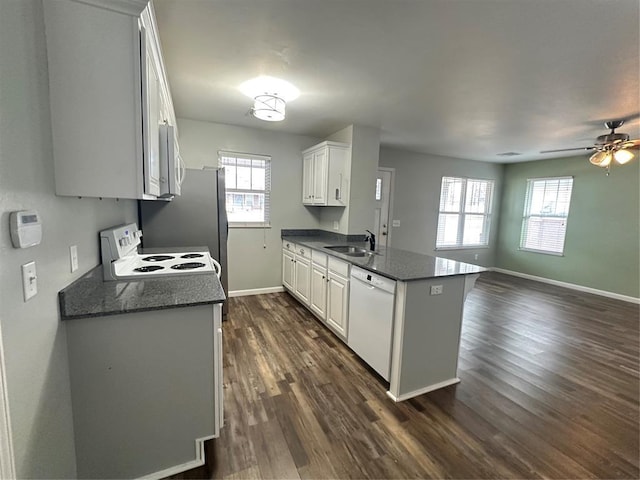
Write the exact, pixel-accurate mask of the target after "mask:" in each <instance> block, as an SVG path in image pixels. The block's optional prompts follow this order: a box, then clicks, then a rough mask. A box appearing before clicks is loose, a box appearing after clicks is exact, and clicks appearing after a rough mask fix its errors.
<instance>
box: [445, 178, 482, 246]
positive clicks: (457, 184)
mask: <svg viewBox="0 0 640 480" xmlns="http://www.w3.org/2000/svg"><path fill="white" fill-rule="evenodd" d="M492 196H493V180H479V179H473V178H458V177H442V186H441V189H440V209H439V214H438V231H437V235H436V248H463V247H476V246H486V245H488V244H489V227H490V224H491V202H492Z"/></svg>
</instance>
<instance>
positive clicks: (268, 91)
mask: <svg viewBox="0 0 640 480" xmlns="http://www.w3.org/2000/svg"><path fill="white" fill-rule="evenodd" d="M238 89H239V90H240V91H241V92H242V93H243V94H244V95H246V96H247V97H250V98H256V97H257V96H258V95H274V96H276V97H279V98H281V99H283V100H284V101H286V102H290V101H292V100H295V99H296V98H298V97H299V96H300V90H298V89H297V88H296V87H294V86H293V85H292V84H291V83H289V82H287V81H286V80H282V79H280V78H276V77H269V76H267V75H261V76H259V77H256V78H252V79H251V80H247V81H246V82H244V83H242V84H241V85H240V86H239V87H238Z"/></svg>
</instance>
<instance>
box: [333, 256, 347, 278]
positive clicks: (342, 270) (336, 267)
mask: <svg viewBox="0 0 640 480" xmlns="http://www.w3.org/2000/svg"><path fill="white" fill-rule="evenodd" d="M329 271H331V272H335V273H337V274H339V275H342V276H343V277H345V278H349V264H348V263H347V262H343V261H342V260H338V259H337V258H334V257H329Z"/></svg>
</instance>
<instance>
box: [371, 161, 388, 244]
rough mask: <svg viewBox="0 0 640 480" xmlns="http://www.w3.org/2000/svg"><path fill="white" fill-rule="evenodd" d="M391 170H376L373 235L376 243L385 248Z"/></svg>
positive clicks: (386, 242)
mask: <svg viewBox="0 0 640 480" xmlns="http://www.w3.org/2000/svg"><path fill="white" fill-rule="evenodd" d="M391 178H392V170H388V169H378V174H377V176H376V193H375V198H374V216H375V217H374V230H373V231H374V233H375V235H376V243H377V244H378V245H382V246H384V247H386V246H387V245H388V243H389V215H390V208H391Z"/></svg>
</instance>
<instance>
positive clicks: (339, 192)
mask: <svg viewBox="0 0 640 480" xmlns="http://www.w3.org/2000/svg"><path fill="white" fill-rule="evenodd" d="M338 177H339V178H340V183H339V184H338V188H336V200H342V174H341V173H339V174H338Z"/></svg>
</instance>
